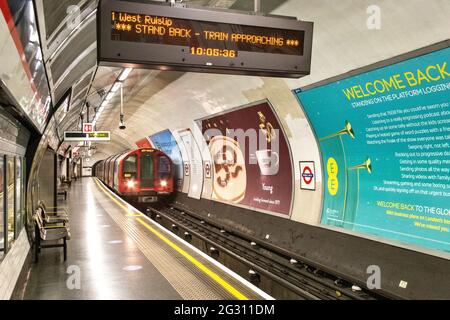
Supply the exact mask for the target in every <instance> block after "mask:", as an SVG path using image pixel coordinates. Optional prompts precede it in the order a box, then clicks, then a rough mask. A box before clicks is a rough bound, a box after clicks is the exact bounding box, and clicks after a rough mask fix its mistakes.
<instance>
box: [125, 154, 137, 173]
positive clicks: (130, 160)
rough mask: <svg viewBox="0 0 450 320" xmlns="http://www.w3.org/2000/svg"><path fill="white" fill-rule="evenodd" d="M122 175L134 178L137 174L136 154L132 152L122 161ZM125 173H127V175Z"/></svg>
mask: <svg viewBox="0 0 450 320" xmlns="http://www.w3.org/2000/svg"><path fill="white" fill-rule="evenodd" d="M123 175H124V177H125V178H136V176H137V156H136V155H135V154H132V155H131V156H128V157H127V158H126V159H125V160H124V161H123ZM127 175H129V176H128V177H127Z"/></svg>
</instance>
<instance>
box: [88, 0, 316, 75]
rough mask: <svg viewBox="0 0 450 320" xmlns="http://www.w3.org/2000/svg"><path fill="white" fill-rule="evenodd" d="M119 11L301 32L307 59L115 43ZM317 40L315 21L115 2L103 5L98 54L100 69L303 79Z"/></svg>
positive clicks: (99, 14) (99, 15)
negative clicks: (113, 19) (224, 54)
mask: <svg viewBox="0 0 450 320" xmlns="http://www.w3.org/2000/svg"><path fill="white" fill-rule="evenodd" d="M113 11H116V12H127V13H133V14H141V15H151V16H162V17H169V18H174V19H188V20H194V21H203V22H218V23H226V24H237V25H244V26H255V27H265V28H276V29H285V30H301V31H304V32H305V38H304V49H303V55H302V56H296V55H286V54H274V53H262V52H246V51H239V52H238V53H239V54H238V57H236V58H232V59H230V58H226V57H211V56H203V55H202V56H197V55H191V53H190V48H189V47H187V46H177V45H166V44H152V43H145V42H144V43H140V42H131V41H113V40H112V39H111V30H112V29H111V13H112V12H113ZM312 38H313V23H312V22H305V21H298V20H296V19H295V18H292V19H291V18H288V17H277V16H262V15H255V14H249V13H236V12H233V11H222V10H210V9H204V8H180V7H173V6H169V5H161V4H148V3H137V2H124V1H115V0H100V2H99V7H98V10H97V39H98V40H97V43H98V45H97V51H98V63H99V65H100V66H113V67H131V68H149V69H160V70H178V71H187V72H207V73H224V74H239V75H253V76H272V77H286V78H299V77H301V76H305V75H308V74H309V73H310V69H311V51H312Z"/></svg>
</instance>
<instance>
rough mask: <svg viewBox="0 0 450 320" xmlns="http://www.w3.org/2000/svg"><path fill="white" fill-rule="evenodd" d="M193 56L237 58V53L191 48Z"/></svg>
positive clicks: (233, 51)
mask: <svg viewBox="0 0 450 320" xmlns="http://www.w3.org/2000/svg"><path fill="white" fill-rule="evenodd" d="M191 54H192V55H196V56H209V57H224V58H236V57H237V55H238V54H237V52H236V51H235V50H229V49H217V48H202V47H191Z"/></svg>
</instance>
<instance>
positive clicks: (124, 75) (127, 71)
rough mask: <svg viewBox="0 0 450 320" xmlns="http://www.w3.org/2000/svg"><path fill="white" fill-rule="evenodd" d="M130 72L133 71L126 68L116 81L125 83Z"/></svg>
mask: <svg viewBox="0 0 450 320" xmlns="http://www.w3.org/2000/svg"><path fill="white" fill-rule="evenodd" d="M131 71H133V68H126V69H124V70H123V71H122V73H121V74H120V76H119V79H118V80H119V81H120V82H122V81H125V80H126V79H127V78H128V76H129V75H130V73H131Z"/></svg>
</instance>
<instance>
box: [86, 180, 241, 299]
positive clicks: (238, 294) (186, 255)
mask: <svg viewBox="0 0 450 320" xmlns="http://www.w3.org/2000/svg"><path fill="white" fill-rule="evenodd" d="M94 181H95V183H96V184H97V186H99V188H100V189H101V190H102V191H103V193H105V194H106V195H107V196H108V197H109V198H111V200H113V201H114V202H115V203H116V204H117V205H118V206H119V207H121V208H122V209H124V210H125V211H126V212H129V209H128V208H127V207H125V206H124V205H123V204H122V203H120V202H119V201H118V200H117V199H115V198H114V197H113V196H112V195H110V194H109V193H108V192H107V190H105V188H104V187H103V186H102V185H101V184H100V182H98V181H97V179H94ZM127 216H131V215H128V214H127ZM139 216H141V215H139ZM136 220H137V221H138V222H139V223H140V224H142V225H143V226H144V227H146V228H147V229H148V230H149V231H151V232H152V233H153V234H154V235H156V236H157V237H158V238H160V239H161V240H162V241H164V242H165V243H166V244H167V245H169V246H170V247H171V248H172V249H174V250H175V251H177V252H178V253H179V254H181V255H182V256H183V257H184V258H186V260H188V261H189V262H191V263H192V264H193V265H195V266H196V267H197V268H199V269H200V270H201V271H202V272H204V273H205V274H206V275H208V276H209V277H210V278H211V279H213V280H214V281H216V282H217V283H218V284H219V285H221V286H222V287H223V288H224V289H225V290H226V291H228V292H229V293H231V294H232V295H233V296H234V297H235V298H237V299H239V300H248V298H247V297H246V296H245V295H244V294H242V293H241V292H239V291H238V290H237V289H236V288H234V287H233V286H232V285H231V284H229V283H228V282H227V281H225V280H224V279H222V278H221V277H220V276H219V275H218V274H217V273H215V272H214V271H212V270H211V269H209V268H208V267H207V266H205V265H204V264H203V263H201V262H200V261H198V260H197V259H195V258H194V257H193V256H191V255H190V254H189V253H187V252H186V251H185V250H183V249H182V248H180V247H179V246H177V245H176V244H175V243H174V242H172V241H170V240H169V239H168V238H167V237H165V236H164V235H163V234H161V233H160V232H158V231H157V230H156V229H154V228H152V227H151V226H150V225H149V224H148V223H146V222H145V221H144V220H142V219H141V218H137V219H136Z"/></svg>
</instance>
